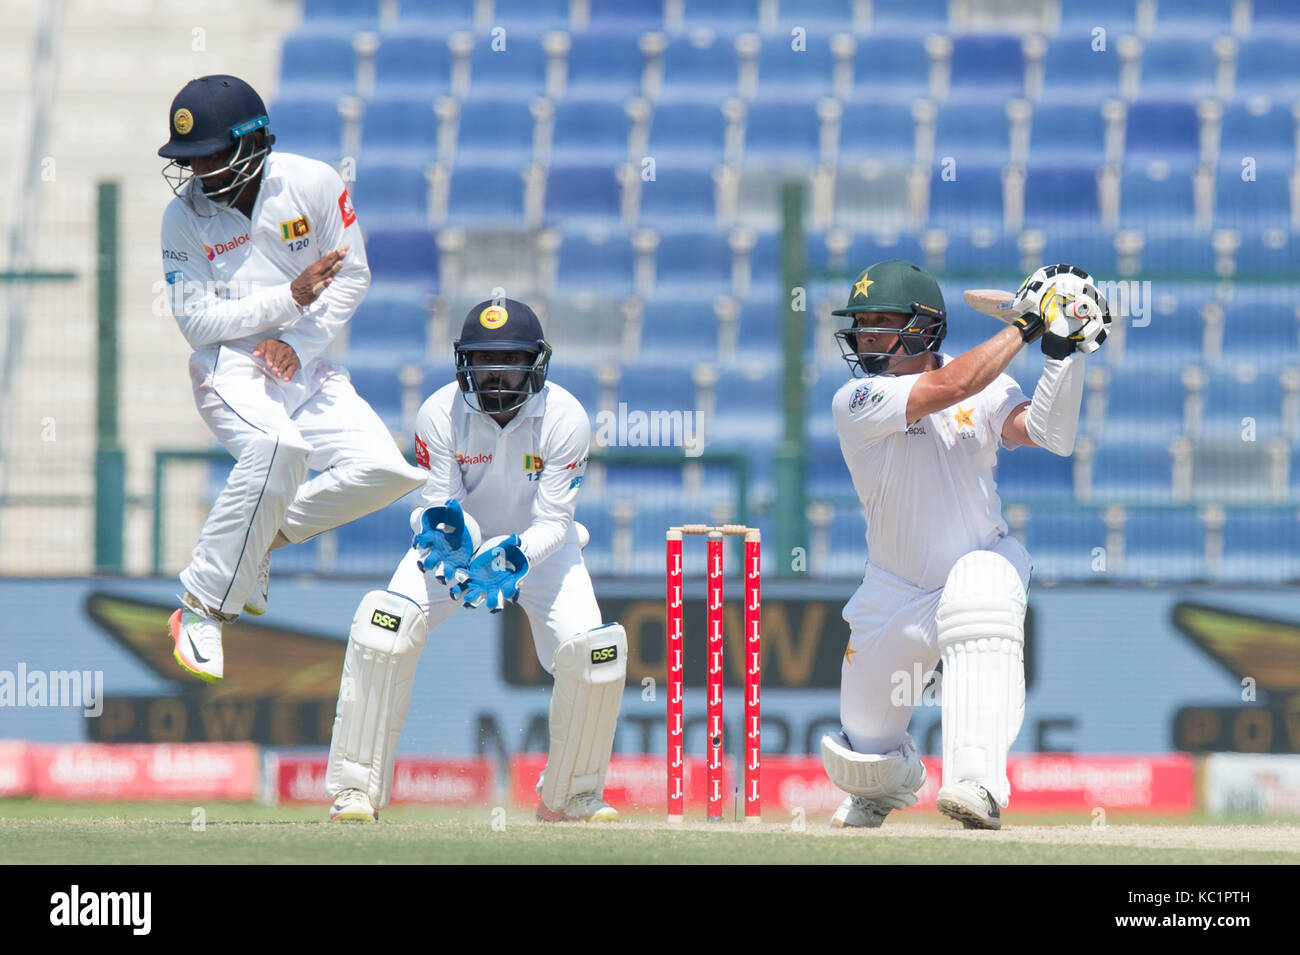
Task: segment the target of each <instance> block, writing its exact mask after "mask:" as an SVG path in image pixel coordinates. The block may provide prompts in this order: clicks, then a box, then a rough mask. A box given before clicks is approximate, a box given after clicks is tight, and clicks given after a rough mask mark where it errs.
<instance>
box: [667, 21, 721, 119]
mask: <svg viewBox="0 0 1300 955" xmlns="http://www.w3.org/2000/svg"><path fill="white" fill-rule="evenodd" d="M701 41H707V42H703V45H697V44H699V43H700V42H701ZM663 69H664V76H663V89H662V91H661V92H660V97H659V98H660V100H661V101H663V102H683V101H685V102H696V103H721V102H722V101H723V100H725V99H726V98H727V97H728V96H734V95H735V93H736V79H737V74H736V70H737V61H736V48H735V45H734V43H733V41H732V38H731V37H730V36H715V35H713V34H709V33H707V32H706V33H701V34H691V35H683V36H678V37H674V38H673V39H671V40H669V42H668V46H667V48H666V49H665V50H664V53H663Z"/></svg>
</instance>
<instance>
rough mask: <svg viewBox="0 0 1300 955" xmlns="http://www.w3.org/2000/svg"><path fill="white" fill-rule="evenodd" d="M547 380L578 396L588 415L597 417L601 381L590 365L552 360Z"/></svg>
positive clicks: (579, 402)
mask: <svg viewBox="0 0 1300 955" xmlns="http://www.w3.org/2000/svg"><path fill="white" fill-rule="evenodd" d="M546 381H547V383H548V384H555V385H559V386H560V387H561V388H563V389H564V390H565V391H567V392H568V393H569V394H571V395H573V397H575V398H577V399H578V404H580V405H582V407H583V409H584V410H585V411H586V412H587V415H588V417H590V418H592V419H593V420H594V419H595V417H596V414H597V412H598V411H600V383H599V381H598V380H597V378H596V372H595V370H594V369H593V368H592V367H591V366H590V365H580V364H574V363H565V364H556V363H555V362H554V361H552V362H551V365H550V368H549V370H548V371H547V373H546Z"/></svg>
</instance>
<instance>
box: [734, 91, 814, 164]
mask: <svg viewBox="0 0 1300 955" xmlns="http://www.w3.org/2000/svg"><path fill="white" fill-rule="evenodd" d="M820 135H821V121H820V120H819V119H818V118H817V111H816V110H815V109H814V108H813V107H812V106H811V105H807V104H793V103H789V104H787V103H757V104H754V105H753V106H751V107H750V108H749V114H748V116H747V117H746V121H745V159H746V161H748V162H763V163H788V164H790V165H796V166H811V165H815V164H816V163H817V161H818V158H819V156H820V152H821V150H820Z"/></svg>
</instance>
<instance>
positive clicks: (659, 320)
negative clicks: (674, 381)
mask: <svg viewBox="0 0 1300 955" xmlns="http://www.w3.org/2000/svg"><path fill="white" fill-rule="evenodd" d="M682 355H690V356H692V358H693V359H695V360H697V361H702V362H710V363H712V362H714V361H716V360H717V356H718V325H717V320H716V317H715V316H714V313H713V305H712V303H711V301H704V300H700V299H685V300H681V299H675V298H674V299H651V300H650V301H648V302H646V303H645V306H644V310H643V312H642V315H641V353H640V358H641V360H643V361H646V362H650V363H653V364H659V365H663V364H669V363H671V361H672V360H673V359H675V358H680V357H681V356H682Z"/></svg>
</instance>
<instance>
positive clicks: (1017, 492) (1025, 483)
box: [994, 396, 1074, 506]
mask: <svg viewBox="0 0 1300 955" xmlns="http://www.w3.org/2000/svg"><path fill="white" fill-rule="evenodd" d="M1026 397H1028V396H1026ZM994 480H995V482H996V484H997V494H998V496H999V497H1000V498H1001V499H1002V503H1003V505H1004V506H1005V505H1006V504H1008V503H1011V502H1013V501H1024V502H1037V501H1043V500H1055V499H1060V500H1063V501H1071V500H1073V499H1074V462H1073V461H1072V460H1071V459H1070V458H1063V457H1060V456H1058V455H1055V454H1044V453H1043V452H1042V451H1038V450H1035V449H1030V448H1025V449H1021V451H1020V453H1016V452H1015V451H1014V450H1013V452H1011V453H1008V452H1007V451H1006V450H1005V449H1003V450H1002V452H1001V453H1000V455H999V457H998V466H997V471H996V472H995V473H994Z"/></svg>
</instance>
